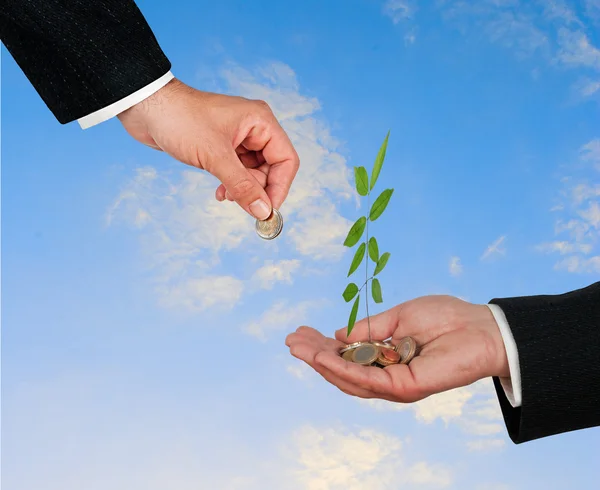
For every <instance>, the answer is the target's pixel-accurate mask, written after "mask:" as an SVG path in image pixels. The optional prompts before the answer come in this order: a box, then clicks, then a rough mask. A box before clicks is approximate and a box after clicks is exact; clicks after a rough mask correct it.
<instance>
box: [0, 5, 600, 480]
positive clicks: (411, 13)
mask: <svg viewBox="0 0 600 490" xmlns="http://www.w3.org/2000/svg"><path fill="white" fill-rule="evenodd" d="M139 6H140V8H141V10H142V11H143V13H144V15H145V16H146V18H147V20H148V22H149V23H150V25H151V26H152V28H153V30H154V32H155V34H156V36H157V38H158V40H159V42H160V44H161V46H162V47H163V49H164V51H165V52H166V54H167V56H168V57H169V58H170V60H171V62H172V64H173V73H174V74H175V75H176V76H177V77H179V78H180V79H181V80H183V81H184V82H186V83H188V84H190V85H192V86H194V87H196V88H199V89H203V90H209V91H218V92H225V93H231V94H236V95H243V96H246V97H250V98H260V99H264V100H266V101H267V102H269V103H270V104H271V106H272V108H273V110H274V111H275V113H276V115H277V116H278V118H279V119H280V121H281V122H282V124H283V126H284V127H285V129H286V130H287V131H288V132H289V134H290V136H291V138H292V140H293V142H294V144H295V145H296V148H297V150H298V153H299V155H300V158H301V169H300V172H299V174H298V177H297V179H296V181H295V183H294V186H293V189H292V192H291V194H290V196H289V198H288V200H287V201H286V203H285V204H284V206H283V207H282V209H281V212H282V213H283V216H284V219H285V227H284V230H283V233H282V235H281V236H280V237H279V238H278V239H277V240H274V241H272V242H268V241H263V240H261V239H260V238H258V237H257V236H256V235H255V233H254V231H253V221H252V219H251V218H250V217H249V216H247V215H246V214H245V213H244V212H243V211H241V210H240V209H238V207H237V206H236V205H235V204H231V203H218V202H216V201H215V200H214V198H213V196H214V190H215V188H216V187H217V185H218V182H217V181H216V180H215V179H214V178H213V177H211V176H210V175H207V174H206V173H203V172H201V171H198V170H195V169H192V168H190V167H186V166H184V165H183V164H181V163H179V162H177V161H174V160H172V159H171V158H169V157H168V156H166V155H163V154H161V153H159V152H156V151H153V150H151V149H149V148H146V147H143V146H142V145H140V144H139V143H137V142H135V141H134V140H132V139H131V138H130V137H129V136H128V135H127V134H126V133H125V131H124V130H123V129H122V127H121V126H120V123H119V122H118V121H117V120H116V119H115V120H111V121H108V122H106V123H103V124H101V125H99V126H97V127H94V128H92V129H90V130H86V131H82V130H81V129H80V128H79V126H78V125H77V124H76V123H73V124H70V125H66V126H61V125H60V124H59V123H58V122H57V121H56V120H55V119H54V117H53V115H52V114H51V113H50V112H49V111H48V109H47V108H46V107H45V105H44V104H43V102H42V101H41V99H40V98H39V97H38V96H37V94H36V93H35V91H34V89H33V88H32V87H31V85H30V84H29V82H28V81H27V79H26V78H25V76H24V75H23V74H22V72H21V71H20V70H19V68H18V67H17V65H16V64H15V62H14V61H13V59H12V58H11V57H10V55H9V54H8V52H7V51H6V49H5V48H4V47H2V422H3V424H2V425H3V426H2V429H3V430H2V460H3V461H2V470H3V471H2V483H3V488H5V489H6V490H33V489H36V490H37V489H44V490H83V489H85V490H105V489H109V488H110V489H112V490H121V489H122V490H130V489H140V490H158V489H161V490H162V489H173V490H199V489H214V488H218V489H223V490H257V489H264V488H266V487H267V486H268V487H269V488H275V489H281V490H304V489H306V490H338V489H353V490H355V489H364V488H406V489H424V490H427V489H455V488H456V489H458V488H460V489H474V490H513V489H527V490H529V489H533V488H544V489H547V490H550V489H563V488H572V489H578V490H579V489H581V490H588V489H593V488H597V481H598V477H600V472H599V471H600V470H599V469H598V468H599V467H598V459H597V455H594V454H593V451H592V448H593V447H598V445H599V443H600V433H599V432H598V429H592V430H587V431H579V432H574V433H568V434H564V435H560V436H556V437H550V438H546V439H542V440H538V441H533V442H529V443H526V444H522V445H519V446H516V445H514V444H513V443H512V442H511V441H510V440H509V439H508V437H507V434H506V430H505V427H504V424H503V421H502V419H501V415H500V410H499V407H498V402H497V400H496V396H495V394H494V392H493V389H492V384H491V381H490V380H484V381H482V382H479V383H476V384H475V385H473V386H469V387H466V388H462V389H459V390H453V391H450V392H447V393H443V394H440V395H437V396H432V397H430V398H428V399H426V400H424V401H422V402H418V403H416V404H412V405H399V404H392V403H388V402H382V401H362V400H360V399H358V398H353V397H349V396H347V395H345V394H343V393H341V392H339V391H338V390H337V389H336V388H334V387H332V386H330V385H329V384H328V383H327V382H325V381H324V380H322V379H321V378H320V377H319V376H318V375H316V374H314V373H312V372H311V371H310V370H309V369H307V368H306V367H305V366H304V365H303V364H302V363H301V362H300V361H297V360H296V359H295V358H293V357H291V356H290V355H289V351H288V349H287V347H286V346H285V345H284V340H285V337H286V335H287V334H288V333H289V332H291V331H293V330H295V329H296V328H297V327H298V326H300V325H303V324H307V325H311V326H313V327H314V328H317V329H318V330H320V331H321V332H324V333H326V334H329V335H332V334H333V332H334V331H335V330H336V329H338V328H340V327H343V326H344V325H345V324H346V321H347V318H348V313H349V305H348V304H346V303H345V302H344V301H343V299H342V297H341V293H342V291H343V290H344V288H345V286H346V283H347V280H346V273H347V270H348V266H349V263H350V261H351V258H352V253H353V252H351V251H348V250H347V249H346V250H344V248H343V247H342V243H343V241H344V238H345V235H346V233H347V231H348V229H349V227H350V225H351V224H352V222H353V221H354V220H355V219H356V218H358V217H359V216H360V215H361V213H364V211H365V210H364V208H361V207H360V203H361V201H360V200H359V199H357V195H356V194H355V193H354V190H353V181H352V179H353V176H352V167H353V166H356V165H364V166H366V167H367V169H368V170H369V171H370V169H371V168H372V164H373V161H374V158H375V155H376V153H377V150H378V148H379V146H380V144H381V142H382V140H383V138H384V136H385V134H386V132H387V131H388V130H390V131H391V134H390V141H389V146H388V152H387V158H386V163H385V164H384V167H383V171H382V174H381V176H380V180H379V183H378V188H379V189H383V188H384V186H385V187H393V188H394V189H395V192H394V195H393V197H392V200H391V202H390V205H389V207H388V209H387V210H386V212H385V213H384V215H383V217H382V218H380V220H378V221H377V222H376V223H375V224H374V225H373V227H372V228H371V230H372V232H373V233H374V234H375V236H376V237H377V239H378V241H379V245H380V250H382V251H390V252H391V259H390V261H389V263H388V266H387V267H386V270H385V271H384V272H383V273H382V276H381V284H382V289H383V297H384V302H383V304H381V305H375V304H374V303H373V302H371V305H372V310H371V313H372V314H373V313H377V312H378V311H382V310H384V309H387V308H390V307H391V306H393V305H395V304H397V303H400V302H403V301H406V300H408V299H411V298H414V297H417V296H421V295H426V294H437V293H444V294H452V295H455V296H459V297H462V298H464V299H467V300H469V301H472V302H476V303H486V302H488V301H489V300H490V299H491V298H494V297H506V296H519V295H530V294H558V293H562V292H566V291H569V290H572V289H576V288H580V287H584V286H586V285H588V284H591V283H592V282H595V281H597V280H598V277H599V276H600V243H599V238H600V117H599V108H600V106H599V104H600V34H599V33H600V2H599V1H598V0H583V1H579V2H567V1H558V0H557V1H553V2H552V1H545V2H541V1H531V2H525V1H518V0H479V1H474V0H472V1H449V0H448V1H431V2H424V1H423V2H418V1H401V0H390V1H382V0H344V1H342V0H328V1H325V2H324V1H322V0H321V1H317V0H306V1H304V2H282V1H274V0H264V1H262V2H260V4H259V3H256V2H254V3H251V2H242V1H241V0H237V1H227V0H223V1H220V2H206V1H199V2H198V1H194V2H192V1H190V0H185V1H180V2H170V3H168V5H167V4H166V3H165V2H158V1H143V2H142V1H140V2H139ZM363 307H364V306H361V308H363ZM363 315H364V311H363V310H362V309H361V310H360V311H359V317H362V316H363ZM567 344H568V343H567ZM565 355H577V353H576V352H568V351H567V352H565Z"/></svg>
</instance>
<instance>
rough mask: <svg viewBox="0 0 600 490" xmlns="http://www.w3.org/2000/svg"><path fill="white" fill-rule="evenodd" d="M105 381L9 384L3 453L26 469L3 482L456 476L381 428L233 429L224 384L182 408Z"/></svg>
mask: <svg viewBox="0 0 600 490" xmlns="http://www.w3.org/2000/svg"><path fill="white" fill-rule="evenodd" d="M104 376H105V377H103V378H100V377H98V376H96V375H93V374H92V373H89V372H86V373H81V372H80V373H79V374H77V375H73V376H69V377H66V378H64V377H63V378H61V379H57V380H53V381H48V382H45V383H24V384H20V385H19V388H18V389H16V390H15V389H14V388H13V390H12V391H11V393H10V396H8V397H6V402H7V403H6V406H3V409H4V410H3V416H7V417H8V419H9V420H10V428H11V430H7V431H5V432H6V433H4V432H3V448H5V449H7V451H6V453H7V454H10V455H11V458H12V459H13V460H14V461H26V464H12V465H8V466H7V468H6V469H3V470H5V471H3V474H2V479H3V483H4V484H5V486H6V487H10V488H13V489H15V490H17V489H18V490H20V489H23V490H25V489H31V488H44V489H45V490H59V489H60V490H80V489H83V488H84V489H86V490H104V489H107V488H110V489H114V490H129V489H132V488H136V489H137V488H142V489H144V490H159V489H160V490H162V489H165V488H169V489H171V488H173V489H176V490H193V489H198V488H218V489H223V490H262V489H264V488H265V484H266V483H269V484H270V486H272V487H274V488H276V489H277V490H342V489H343V490H362V489H365V488H369V489H370V488H395V487H396V484H397V482H398V475H399V474H401V475H403V480H402V481H403V482H404V485H403V488H420V489H432V490H433V489H441V488H447V487H449V486H450V485H451V484H452V482H453V479H452V473H451V471H450V470H449V468H447V467H446V466H444V465H440V464H431V463H429V462H426V461H423V460H422V459H420V458H419V459H418V460H413V459H412V458H411V454H410V451H406V450H405V441H401V440H400V439H398V438H397V437H395V436H393V435H391V434H389V433H385V432H381V431H377V430H373V429H370V428H353V429H352V430H350V429H347V428H344V427H341V426H327V425H315V424H308V425H303V426H298V425H296V423H294V422H292V425H291V428H285V429H284V432H281V431H277V430H275V431H273V430H271V431H267V432H265V431H264V430H262V429H261V428H259V427H256V429H254V430H252V429H247V428H242V429H241V430H240V427H242V426H243V425H244V424H243V422H240V421H239V420H231V414H232V413H236V412H231V408H235V407H236V406H237V407H239V408H240V410H241V411H242V412H243V411H244V405H243V404H239V403H238V404H237V405H236V403H235V400H234V399H235V396H233V398H232V400H233V401H234V403H231V404H229V403H227V402H226V400H224V399H223V398H222V397H223V395H224V394H225V393H226V391H227V390H220V389H219V388H215V392H216V393H215V394H216V395H217V396H216V397H215V398H214V400H213V401H214V402H215V403H206V400H207V398H206V393H194V392H193V390H192V392H187V396H186V398H185V403H181V400H176V399H171V398H169V395H172V394H173V393H172V390H167V391H168V393H167V396H165V393H162V392H159V391H158V392H157V391H156V386H152V387H151V388H150V389H149V391H148V392H144V391H143V390H142V391H140V387H143V384H142V385H140V384H139V383H136V382H135V381H136V380H134V379H131V378H130V379H127V376H126V374H124V373H123V371H122V370H121V371H119V372H118V373H113V375H111V376H107V373H106V371H104ZM207 379H208V378H207ZM209 399H211V398H210V397H209ZM222 403H227V409H226V410H223V405H221V404H222ZM240 413H241V412H240ZM274 414H275V412H274ZM199 454H201V455H202V457H200V458H199V457H198V455H199ZM273 482H275V484H274V485H273V484H272V483H273Z"/></svg>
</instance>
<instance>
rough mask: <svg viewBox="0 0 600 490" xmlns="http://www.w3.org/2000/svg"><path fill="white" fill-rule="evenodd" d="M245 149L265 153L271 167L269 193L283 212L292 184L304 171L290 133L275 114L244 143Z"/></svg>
mask: <svg viewBox="0 0 600 490" xmlns="http://www.w3.org/2000/svg"><path fill="white" fill-rule="evenodd" d="M242 144H243V145H244V147H245V148H247V149H248V150H252V151H261V152H262V155H263V158H264V159H265V162H266V163H267V164H268V165H269V167H270V168H269V174H268V176H267V187H266V188H265V192H266V193H267V196H269V199H270V200H271V204H272V206H273V207H274V208H276V209H279V208H280V207H281V205H282V204H283V202H284V201H285V199H286V197H287V195H288V192H289V190H290V187H291V186H292V182H293V181H294V178H295V177H296V174H297V173H298V168H299V167H300V158H299V157H298V153H297V152H296V150H295V148H294V145H292V142H291V141H290V138H289V137H288V135H287V133H286V132H285V131H284V129H283V128H282V127H281V125H280V124H279V122H278V121H277V119H276V118H275V116H274V115H273V113H269V114H267V115H265V116H264V119H262V121H261V122H260V123H259V124H257V125H255V126H254V127H253V128H252V129H251V130H250V131H249V132H248V135H247V136H246V138H245V139H244V141H243V142H242Z"/></svg>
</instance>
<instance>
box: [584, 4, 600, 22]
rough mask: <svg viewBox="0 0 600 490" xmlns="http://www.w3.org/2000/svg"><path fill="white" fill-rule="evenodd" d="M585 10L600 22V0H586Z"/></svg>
mask: <svg viewBox="0 0 600 490" xmlns="http://www.w3.org/2000/svg"><path fill="white" fill-rule="evenodd" d="M585 12H586V15H587V16H588V17H589V18H590V19H592V20H593V21H595V22H598V23H600V0H585Z"/></svg>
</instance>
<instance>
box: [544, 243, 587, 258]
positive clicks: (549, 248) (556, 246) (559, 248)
mask: <svg viewBox="0 0 600 490" xmlns="http://www.w3.org/2000/svg"><path fill="white" fill-rule="evenodd" d="M536 248H537V250H538V251H540V252H547V253H552V252H557V253H559V254H561V255H565V254H571V253H575V252H581V253H584V254H588V253H590V252H591V251H592V246H591V245H589V244H585V243H573V242H567V241H556V242H550V243H542V244H541V245H538V246H537V247H536Z"/></svg>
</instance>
